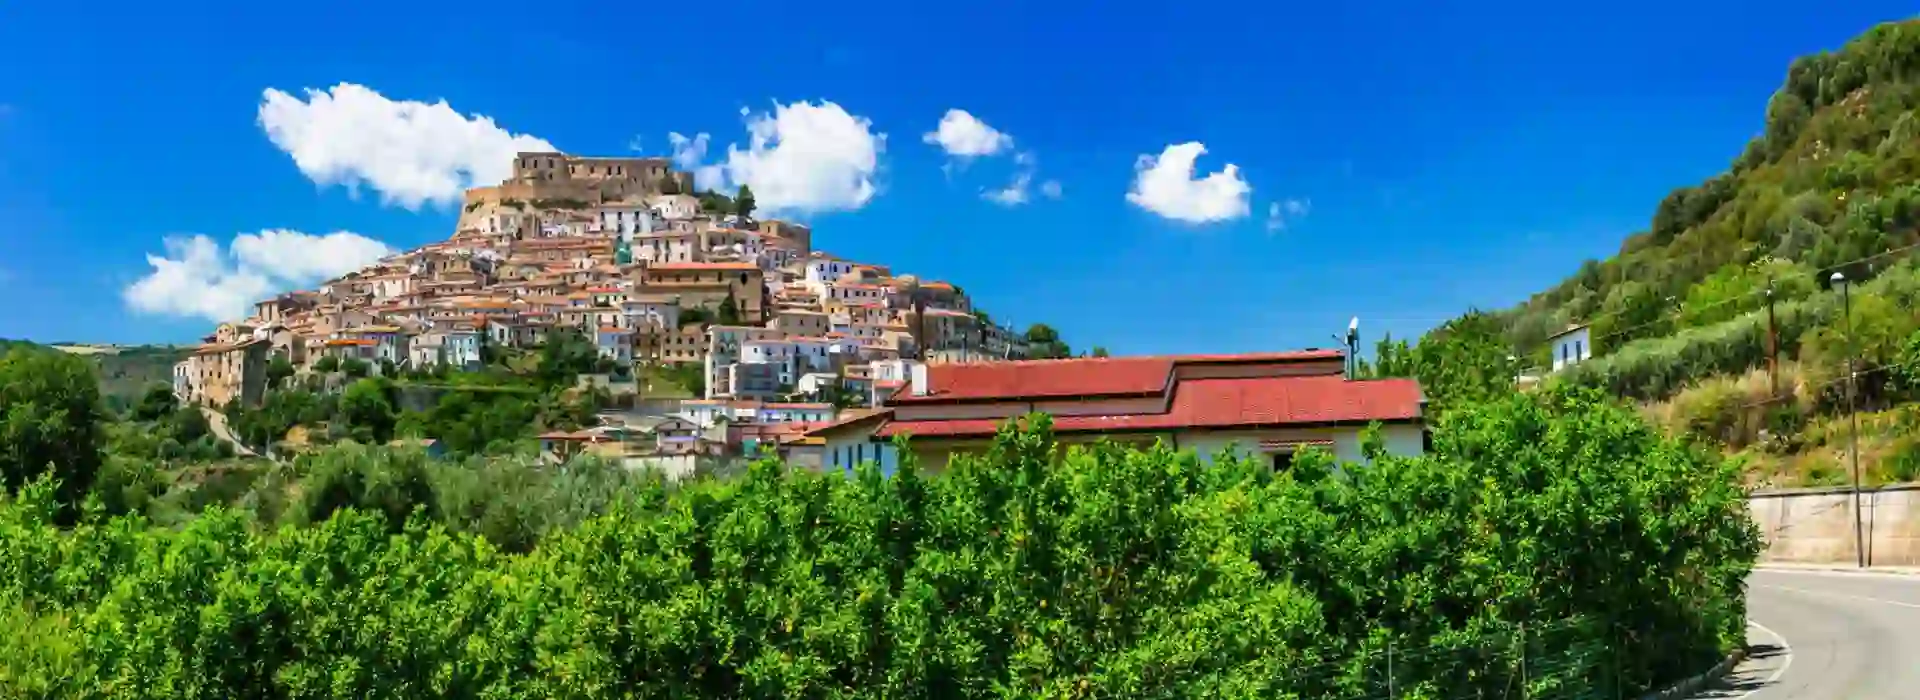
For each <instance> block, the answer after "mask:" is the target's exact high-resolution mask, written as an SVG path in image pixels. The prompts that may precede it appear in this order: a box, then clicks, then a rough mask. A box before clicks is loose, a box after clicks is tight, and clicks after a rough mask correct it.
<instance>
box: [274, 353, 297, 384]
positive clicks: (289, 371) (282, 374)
mask: <svg viewBox="0 0 1920 700" xmlns="http://www.w3.org/2000/svg"><path fill="white" fill-rule="evenodd" d="M293 373H294V368H293V361H292V360H289V359H287V356H286V355H282V354H280V353H274V355H273V357H272V358H270V359H268V360H267V388H269V389H273V388H280V387H282V386H285V384H286V381H287V379H288V378H290V377H292V376H293Z"/></svg>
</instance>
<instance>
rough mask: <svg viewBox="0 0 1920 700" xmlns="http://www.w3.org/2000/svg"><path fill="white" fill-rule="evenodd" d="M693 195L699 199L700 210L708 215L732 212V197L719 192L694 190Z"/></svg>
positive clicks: (723, 214) (716, 215)
mask: <svg viewBox="0 0 1920 700" xmlns="http://www.w3.org/2000/svg"><path fill="white" fill-rule="evenodd" d="M694 197H695V198H697V199H699V200H700V211H703V212H706V213H707V214H708V215H710V216H715V217H719V216H726V215H728V214H732V213H733V199H732V198H731V197H728V196H726V195H724V194H721V193H719V192H696V193H694Z"/></svg>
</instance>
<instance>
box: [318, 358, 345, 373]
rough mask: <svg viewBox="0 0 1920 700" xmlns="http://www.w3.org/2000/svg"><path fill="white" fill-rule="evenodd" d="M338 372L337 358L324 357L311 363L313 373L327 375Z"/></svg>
mask: <svg viewBox="0 0 1920 700" xmlns="http://www.w3.org/2000/svg"><path fill="white" fill-rule="evenodd" d="M339 370H340V358H339V357H336V356H333V355H328V356H326V357H322V358H320V359H318V360H314V361H313V371H315V372H319V373H321V374H328V373H331V372H337V371H339Z"/></svg>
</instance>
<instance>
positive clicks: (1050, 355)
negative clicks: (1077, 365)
mask: <svg viewBox="0 0 1920 700" xmlns="http://www.w3.org/2000/svg"><path fill="white" fill-rule="evenodd" d="M1026 338H1027V356H1028V357H1031V358H1033V359H1036V360H1057V359H1062V358H1067V357H1073V348H1072V347H1071V346H1068V345H1067V343H1066V341H1064V340H1061V339H1060V332H1059V331H1057V330H1054V329H1053V326H1049V325H1047V324H1044V323H1036V324H1033V325H1031V326H1028V327H1027V332H1026Z"/></svg>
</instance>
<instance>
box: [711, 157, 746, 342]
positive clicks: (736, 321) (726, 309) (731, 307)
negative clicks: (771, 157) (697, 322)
mask: <svg viewBox="0 0 1920 700" xmlns="http://www.w3.org/2000/svg"><path fill="white" fill-rule="evenodd" d="M741 186H742V187H745V185H741ZM715 317H716V318H718V319H719V322H720V325H723V326H737V325H740V304H739V303H738V302H735V301H734V300H733V293H732V292H728V293H727V298H725V299H721V300H720V310H719V311H718V312H717V313H716V314H715Z"/></svg>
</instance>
